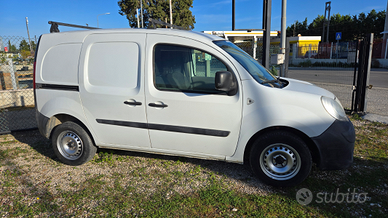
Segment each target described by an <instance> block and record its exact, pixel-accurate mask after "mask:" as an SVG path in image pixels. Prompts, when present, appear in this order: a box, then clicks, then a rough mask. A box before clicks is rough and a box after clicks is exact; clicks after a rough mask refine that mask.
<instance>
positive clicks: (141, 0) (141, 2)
mask: <svg viewBox="0 0 388 218" xmlns="http://www.w3.org/2000/svg"><path fill="white" fill-rule="evenodd" d="M140 16H141V28H144V19H143V0H140Z"/></svg>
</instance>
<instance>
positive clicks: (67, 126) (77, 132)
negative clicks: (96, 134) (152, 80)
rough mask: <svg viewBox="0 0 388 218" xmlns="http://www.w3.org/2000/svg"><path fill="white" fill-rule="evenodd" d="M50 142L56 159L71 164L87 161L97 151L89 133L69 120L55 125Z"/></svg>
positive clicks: (76, 164) (75, 164)
mask: <svg viewBox="0 0 388 218" xmlns="http://www.w3.org/2000/svg"><path fill="white" fill-rule="evenodd" d="M51 143H52V146H53V149H54V152H55V154H56V155H57V157H58V159H59V160H61V161H62V162H63V163H65V164H67V165H71V166H78V165H81V164H84V163H86V162H88V161H89V160H91V159H92V158H93V157H94V155H95V154H96V151H97V147H96V146H94V144H93V141H92V139H91V138H90V136H89V134H88V133H87V132H86V131H85V130H84V129H83V128H82V127H81V126H80V125H78V124H77V123H74V122H71V121H67V122H64V123H62V124H60V125H59V126H57V127H55V129H54V130H53V134H52V137H51Z"/></svg>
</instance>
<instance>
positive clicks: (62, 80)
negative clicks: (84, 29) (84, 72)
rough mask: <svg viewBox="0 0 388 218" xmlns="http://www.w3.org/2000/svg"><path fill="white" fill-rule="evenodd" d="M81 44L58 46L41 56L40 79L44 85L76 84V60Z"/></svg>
mask: <svg viewBox="0 0 388 218" xmlns="http://www.w3.org/2000/svg"><path fill="white" fill-rule="evenodd" d="M80 49H81V44H60V45H56V46H53V47H51V48H50V49H49V50H47V52H46V53H45V54H44V56H43V60H42V64H41V68H40V73H39V75H40V77H41V78H40V79H41V82H42V83H45V84H63V85H77V84H78V59H79V53H80Z"/></svg>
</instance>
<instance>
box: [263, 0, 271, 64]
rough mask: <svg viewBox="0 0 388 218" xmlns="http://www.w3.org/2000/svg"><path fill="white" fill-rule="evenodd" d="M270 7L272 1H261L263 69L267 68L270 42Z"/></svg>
mask: <svg viewBox="0 0 388 218" xmlns="http://www.w3.org/2000/svg"><path fill="white" fill-rule="evenodd" d="M271 6H272V0H263V12H264V13H263V29H264V32H263V59H262V64H263V66H264V67H266V68H269V59H270V56H269V47H270V45H271V44H270V40H271Z"/></svg>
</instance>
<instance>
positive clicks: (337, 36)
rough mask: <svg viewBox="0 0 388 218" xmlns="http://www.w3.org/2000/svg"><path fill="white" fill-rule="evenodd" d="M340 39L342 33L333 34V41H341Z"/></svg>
mask: <svg viewBox="0 0 388 218" xmlns="http://www.w3.org/2000/svg"><path fill="white" fill-rule="evenodd" d="M341 39H342V32H336V33H335V40H341Z"/></svg>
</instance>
